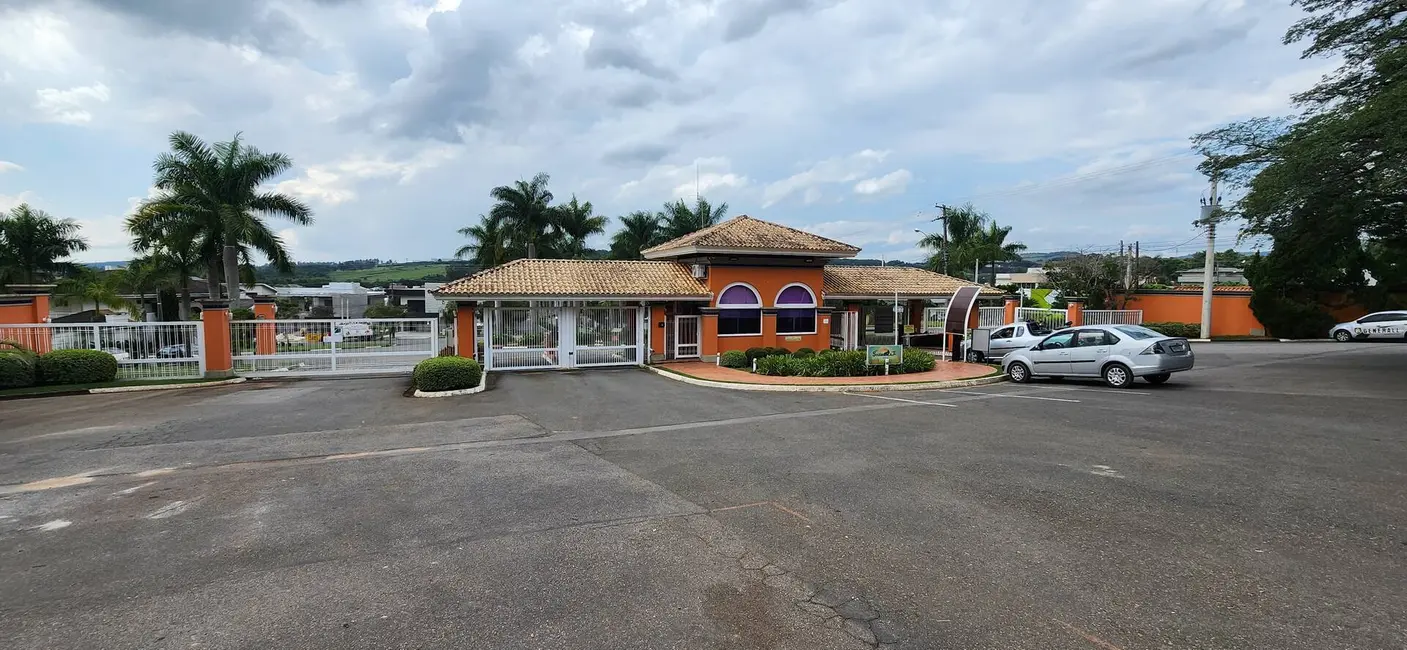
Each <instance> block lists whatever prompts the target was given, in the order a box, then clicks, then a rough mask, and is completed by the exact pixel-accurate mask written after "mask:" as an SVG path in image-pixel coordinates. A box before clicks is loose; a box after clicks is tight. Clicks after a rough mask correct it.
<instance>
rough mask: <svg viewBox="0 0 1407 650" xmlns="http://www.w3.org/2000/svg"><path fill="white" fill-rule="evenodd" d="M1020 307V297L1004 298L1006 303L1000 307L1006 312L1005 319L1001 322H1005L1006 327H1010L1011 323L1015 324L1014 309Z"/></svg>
mask: <svg viewBox="0 0 1407 650" xmlns="http://www.w3.org/2000/svg"><path fill="white" fill-rule="evenodd" d="M1020 306H1021V297H1020V296H1007V297H1006V302H1004V303H1002V307H1003V308H1004V309H1005V310H1006V311H1005V319H1004V320H1003V322H1005V323H1006V324H1007V325H1010V324H1012V323H1015V322H1016V309H1017V308H1018V307H1020Z"/></svg>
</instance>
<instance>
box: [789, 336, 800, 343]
mask: <svg viewBox="0 0 1407 650" xmlns="http://www.w3.org/2000/svg"><path fill="white" fill-rule="evenodd" d="M786 340H787V342H788V343H798V342H800V341H801V337H800V336H788V337H787V339H786Z"/></svg>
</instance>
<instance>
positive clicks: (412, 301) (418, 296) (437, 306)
mask: <svg viewBox="0 0 1407 650" xmlns="http://www.w3.org/2000/svg"><path fill="white" fill-rule="evenodd" d="M444 284H445V283H443V282H425V283H423V284H421V285H420V286H407V285H400V284H393V285H391V286H390V287H387V288H386V304H388V305H395V306H397V307H405V309H406V312H408V313H409V315H410V316H411V317H412V318H422V317H431V316H438V315H439V314H440V310H441V309H443V308H444V303H442V302H440V301H439V299H437V298H435V295H434V293H432V292H434V291H436V290H438V289H439V288H440V287H442V286H444Z"/></svg>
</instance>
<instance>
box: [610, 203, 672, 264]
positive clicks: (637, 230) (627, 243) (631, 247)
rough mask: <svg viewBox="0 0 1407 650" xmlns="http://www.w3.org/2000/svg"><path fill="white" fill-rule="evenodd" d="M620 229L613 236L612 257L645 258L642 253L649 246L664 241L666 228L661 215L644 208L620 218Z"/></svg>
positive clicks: (621, 258)
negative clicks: (661, 222) (663, 226)
mask: <svg viewBox="0 0 1407 650" xmlns="http://www.w3.org/2000/svg"><path fill="white" fill-rule="evenodd" d="M620 226H621V228H620V230H617V231H616V234H614V235H612V236H611V258H612V259H617V260H639V259H644V256H643V255H641V254H640V251H643V250H645V249H647V248H650V247H652V246H654V245H656V244H660V243H663V242H664V240H665V238H664V229H663V228H662V227H661V226H660V216H659V215H657V214H651V213H649V212H645V211H643V210H640V211H636V212H632V213H630V214H627V215H625V216H624V217H621V218H620Z"/></svg>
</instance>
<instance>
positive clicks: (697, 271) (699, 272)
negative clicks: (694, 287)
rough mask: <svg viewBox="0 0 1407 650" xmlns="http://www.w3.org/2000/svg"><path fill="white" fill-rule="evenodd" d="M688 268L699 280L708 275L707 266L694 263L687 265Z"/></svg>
mask: <svg viewBox="0 0 1407 650" xmlns="http://www.w3.org/2000/svg"><path fill="white" fill-rule="evenodd" d="M689 270H690V271H691V272H693V274H694V277H696V278H698V279H700V280H702V279H704V278H706V277H708V267H707V266H705V265H703V264H695V265H693V266H692V267H689Z"/></svg>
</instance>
